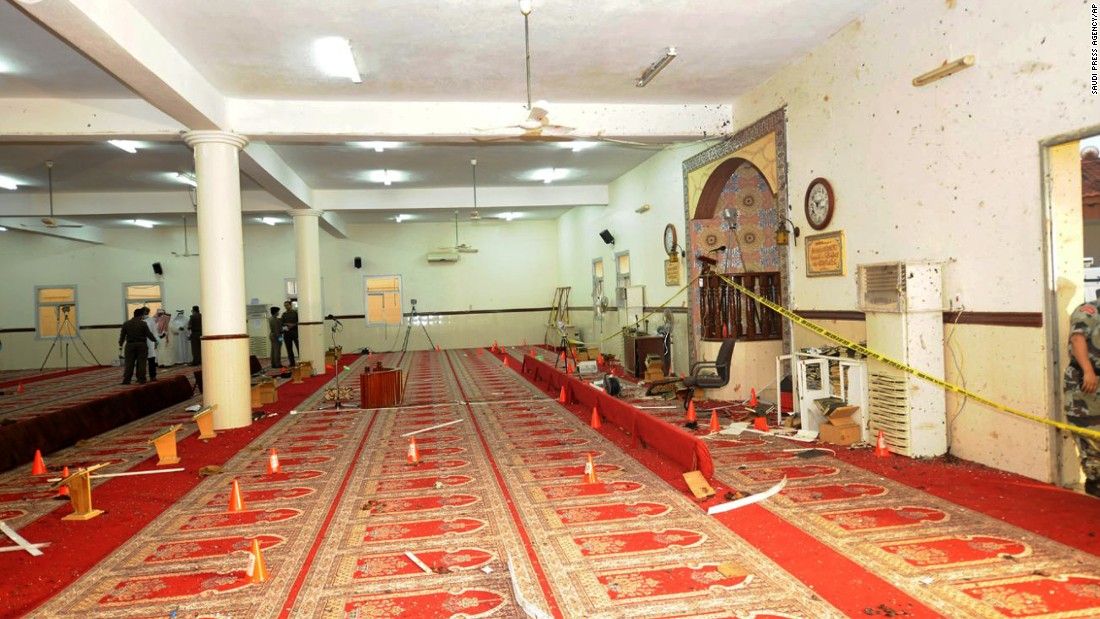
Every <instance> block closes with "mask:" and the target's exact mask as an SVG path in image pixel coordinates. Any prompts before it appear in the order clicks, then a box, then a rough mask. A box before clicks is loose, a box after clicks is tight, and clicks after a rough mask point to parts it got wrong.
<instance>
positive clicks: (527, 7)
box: [519, 0, 531, 16]
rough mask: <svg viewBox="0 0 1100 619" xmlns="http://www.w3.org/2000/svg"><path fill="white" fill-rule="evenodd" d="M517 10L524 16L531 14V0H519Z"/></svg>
mask: <svg viewBox="0 0 1100 619" xmlns="http://www.w3.org/2000/svg"><path fill="white" fill-rule="evenodd" d="M519 12H520V13H523V15H524V16H527V15H530V14H531V0H519Z"/></svg>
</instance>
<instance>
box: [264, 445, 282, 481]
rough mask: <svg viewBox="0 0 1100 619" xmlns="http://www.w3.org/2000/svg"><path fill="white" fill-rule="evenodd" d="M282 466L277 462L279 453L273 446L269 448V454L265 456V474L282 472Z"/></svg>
mask: <svg viewBox="0 0 1100 619" xmlns="http://www.w3.org/2000/svg"><path fill="white" fill-rule="evenodd" d="M282 472H283V467H282V465H280V464H279V454H277V453H275V448H274V447H272V448H271V455H270V456H268V458H267V474H268V475H274V474H275V473H282Z"/></svg>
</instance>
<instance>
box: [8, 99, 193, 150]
mask: <svg viewBox="0 0 1100 619" xmlns="http://www.w3.org/2000/svg"><path fill="white" fill-rule="evenodd" d="M183 129H184V127H183V125H181V124H180V123H178V122H177V121H175V120H174V119H172V118H171V117H169V116H168V115H166V114H165V113H164V112H161V111H160V110H158V109H156V108H155V107H153V106H151V105H149V104H148V103H146V102H145V101H142V100H140V99H4V98H0V142H12V141H31V140H33V141H35V142H49V141H67V142H71V141H74V140H110V139H115V138H120V137H125V139H128V140H148V141H162V140H177V139H179V135H180V131H182V130H183Z"/></svg>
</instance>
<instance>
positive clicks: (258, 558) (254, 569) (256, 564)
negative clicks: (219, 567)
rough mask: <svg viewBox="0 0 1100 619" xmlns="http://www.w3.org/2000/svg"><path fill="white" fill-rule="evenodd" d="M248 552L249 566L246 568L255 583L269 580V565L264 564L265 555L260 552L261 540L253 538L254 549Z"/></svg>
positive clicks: (246, 572)
mask: <svg viewBox="0 0 1100 619" xmlns="http://www.w3.org/2000/svg"><path fill="white" fill-rule="evenodd" d="M248 554H249V559H248V568H247V569H245V574H248V577H249V578H251V579H252V582H254V583H261V582H263V581H265V580H267V566H265V565H264V555H263V554H262V553H261V552H260V541H259V540H255V539H254V540H252V551H251V552H249V553H248Z"/></svg>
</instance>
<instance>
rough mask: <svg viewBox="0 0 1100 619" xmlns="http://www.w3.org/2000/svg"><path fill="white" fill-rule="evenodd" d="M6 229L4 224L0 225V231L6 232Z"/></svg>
mask: <svg viewBox="0 0 1100 619" xmlns="http://www.w3.org/2000/svg"><path fill="white" fill-rule="evenodd" d="M7 231H8V229H7V228H5V227H4V226H0V232H7Z"/></svg>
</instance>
